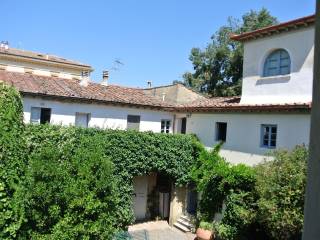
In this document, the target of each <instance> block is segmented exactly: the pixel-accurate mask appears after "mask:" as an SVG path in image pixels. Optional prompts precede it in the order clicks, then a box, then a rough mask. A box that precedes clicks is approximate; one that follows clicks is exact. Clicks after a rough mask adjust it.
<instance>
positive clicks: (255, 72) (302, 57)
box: [241, 26, 314, 104]
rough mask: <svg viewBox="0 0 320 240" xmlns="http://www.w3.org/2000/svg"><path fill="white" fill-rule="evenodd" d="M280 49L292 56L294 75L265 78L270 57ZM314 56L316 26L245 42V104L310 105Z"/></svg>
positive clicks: (243, 94) (242, 99) (243, 98)
mask: <svg viewBox="0 0 320 240" xmlns="http://www.w3.org/2000/svg"><path fill="white" fill-rule="evenodd" d="M279 48H283V49H285V50H287V51H288V53H289V55H290V58H291V74H289V75H283V76H273V77H262V73H263V65H264V61H265V59H266V57H267V56H268V55H269V53H271V52H272V51H273V50H276V49H279ZM313 52H314V27H313V26H312V27H307V28H302V29H299V30H291V31H289V32H286V33H281V34H275V35H272V36H270V37H264V38H260V39H256V40H251V41H248V42H245V44H244V63H243V85H242V97H241V103H242V104H261V103H293V102H310V101H311V99H312V79H313V75H312V74H313V54H314V53H313Z"/></svg>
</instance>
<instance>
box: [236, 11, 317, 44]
mask: <svg viewBox="0 0 320 240" xmlns="http://www.w3.org/2000/svg"><path fill="white" fill-rule="evenodd" d="M315 19H316V17H315V15H314V14H313V15H310V16H306V17H302V18H297V19H294V20H291V21H288V22H283V23H280V24H277V25H273V26H269V27H264V28H260V29H257V30H255V31H251V32H244V33H241V34H234V35H232V36H231V39H233V40H236V41H247V40H250V39H256V38H261V37H265V36H270V35H271V34H278V33H280V32H284V31H288V30H290V29H297V28H300V27H307V26H309V25H310V24H314V23H315Z"/></svg>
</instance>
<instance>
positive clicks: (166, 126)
mask: <svg viewBox="0 0 320 240" xmlns="http://www.w3.org/2000/svg"><path fill="white" fill-rule="evenodd" d="M170 126H171V121H170V120H161V132H162V133H170Z"/></svg>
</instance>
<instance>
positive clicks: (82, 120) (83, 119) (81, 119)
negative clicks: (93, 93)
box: [75, 113, 90, 128]
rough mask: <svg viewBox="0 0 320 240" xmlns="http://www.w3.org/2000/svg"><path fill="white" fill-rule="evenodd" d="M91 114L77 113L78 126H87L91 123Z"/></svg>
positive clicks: (76, 122) (76, 121) (76, 123)
mask: <svg viewBox="0 0 320 240" xmlns="http://www.w3.org/2000/svg"><path fill="white" fill-rule="evenodd" d="M89 120H90V114H89V113H76V120H75V125H76V126H78V127H84V128H87V127H88V125H89Z"/></svg>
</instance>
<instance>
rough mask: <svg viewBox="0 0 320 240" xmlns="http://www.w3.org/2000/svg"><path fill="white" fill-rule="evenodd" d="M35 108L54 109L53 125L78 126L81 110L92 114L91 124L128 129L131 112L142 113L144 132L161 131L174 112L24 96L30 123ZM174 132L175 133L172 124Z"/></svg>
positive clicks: (24, 107)
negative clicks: (163, 124)
mask: <svg viewBox="0 0 320 240" xmlns="http://www.w3.org/2000/svg"><path fill="white" fill-rule="evenodd" d="M31 107H43V108H51V122H50V123H52V124H62V125H74V124H75V114H76V113H77V112H80V113H90V114H91V118H90V121H89V127H98V128H112V129H126V127H127V115H128V114H132V115H140V116H141V117H140V131H152V132H160V131H161V120H162V119H165V120H171V123H172V122H173V115H172V114H170V113H166V112H162V111H153V110H147V109H137V108H125V107H115V106H110V105H103V104H84V103H71V102H62V101H52V100H45V99H41V98H33V97H24V98H23V109H24V110H23V111H24V121H25V122H26V123H29V122H30V111H31ZM170 132H172V124H171V129H170Z"/></svg>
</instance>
